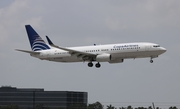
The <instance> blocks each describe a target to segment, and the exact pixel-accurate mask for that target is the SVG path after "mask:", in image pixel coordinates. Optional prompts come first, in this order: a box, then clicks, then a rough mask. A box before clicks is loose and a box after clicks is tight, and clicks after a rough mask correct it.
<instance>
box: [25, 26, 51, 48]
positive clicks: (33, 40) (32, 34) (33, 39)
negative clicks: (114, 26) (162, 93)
mask: <svg viewBox="0 0 180 109" xmlns="http://www.w3.org/2000/svg"><path fill="white" fill-rule="evenodd" d="M25 28H26V32H27V35H28V38H29V42H30V46H31V49H32V50H33V51H39V50H46V49H50V47H49V46H48V45H47V44H46V43H45V42H44V40H43V39H42V38H41V37H40V36H39V35H38V34H37V33H36V31H35V30H34V29H33V28H32V27H31V25H25Z"/></svg>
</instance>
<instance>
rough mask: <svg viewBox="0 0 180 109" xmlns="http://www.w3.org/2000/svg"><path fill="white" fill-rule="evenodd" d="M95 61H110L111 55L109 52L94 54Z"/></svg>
mask: <svg viewBox="0 0 180 109" xmlns="http://www.w3.org/2000/svg"><path fill="white" fill-rule="evenodd" d="M96 61H97V62H109V61H111V55H110V54H100V55H97V56H96Z"/></svg>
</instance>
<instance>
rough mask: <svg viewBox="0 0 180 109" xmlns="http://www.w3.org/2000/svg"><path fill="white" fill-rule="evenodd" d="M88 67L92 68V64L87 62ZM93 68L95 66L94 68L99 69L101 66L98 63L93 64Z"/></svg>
mask: <svg viewBox="0 0 180 109" xmlns="http://www.w3.org/2000/svg"><path fill="white" fill-rule="evenodd" d="M88 66H89V67H93V63H92V62H89V63H88ZM95 66H96V68H100V67H101V64H100V63H99V62H98V63H96V64H95Z"/></svg>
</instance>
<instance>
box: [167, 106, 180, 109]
mask: <svg viewBox="0 0 180 109" xmlns="http://www.w3.org/2000/svg"><path fill="white" fill-rule="evenodd" d="M169 109H178V108H177V107H176V106H174V107H172V106H171V107H169Z"/></svg>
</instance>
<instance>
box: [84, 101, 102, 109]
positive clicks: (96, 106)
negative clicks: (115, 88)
mask: <svg viewBox="0 0 180 109" xmlns="http://www.w3.org/2000/svg"><path fill="white" fill-rule="evenodd" d="M87 109H103V105H102V104H101V103H100V102H98V101H97V102H95V103H93V104H89V105H88V108H87Z"/></svg>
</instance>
